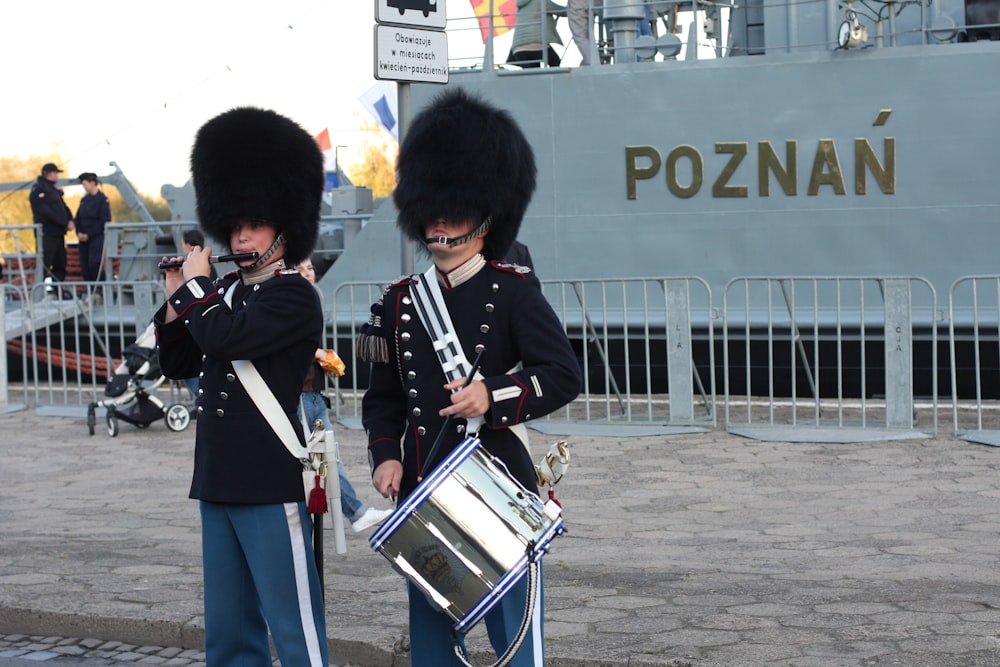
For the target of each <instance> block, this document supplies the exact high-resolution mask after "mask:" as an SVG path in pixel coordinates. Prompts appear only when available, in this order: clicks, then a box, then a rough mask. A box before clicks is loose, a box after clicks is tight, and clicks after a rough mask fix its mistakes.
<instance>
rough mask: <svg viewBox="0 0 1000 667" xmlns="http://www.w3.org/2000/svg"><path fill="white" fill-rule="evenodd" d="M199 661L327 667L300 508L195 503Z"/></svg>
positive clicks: (308, 532) (307, 530) (247, 666)
mask: <svg viewBox="0 0 1000 667" xmlns="http://www.w3.org/2000/svg"><path fill="white" fill-rule="evenodd" d="M200 505H201V537H202V560H203V563H204V576H205V658H206V662H207V663H208V664H209V665H218V666H219V667H271V647H270V644H269V643H268V639H267V636H268V631H269V630H270V633H271V636H272V637H273V638H274V645H275V647H276V648H277V650H278V658H279V659H280V660H281V664H283V665H295V666H296V667H300V666H301V667H327V665H328V664H329V662H330V660H329V654H328V647H327V639H326V616H325V612H324V607H323V592H322V590H320V584H319V573H318V571H317V569H316V559H315V555H314V554H313V548H312V520H311V519H310V517H309V514H308V513H307V512H306V504H305V503H304V502H300V503H285V504H284V505H233V504H222V503H209V502H204V501H202V502H201V504H200Z"/></svg>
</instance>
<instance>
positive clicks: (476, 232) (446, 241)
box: [424, 216, 493, 248]
mask: <svg viewBox="0 0 1000 667" xmlns="http://www.w3.org/2000/svg"><path fill="white" fill-rule="evenodd" d="M492 224H493V218H492V217H490V216H486V219H485V220H483V221H482V223H480V225H479V226H478V227H476V228H475V229H473V230H472V231H471V232H469V233H468V234H463V235H462V236H457V237H455V238H453V239H450V238H448V237H447V236H428V237H427V238H425V239H424V243H425V244H426V245H434V244H435V243H437V244H440V245H446V246H448V247H449V248H454V247H455V246H457V245H462V244H463V243H468V242H469V241H471V240H472V239H474V238H476V237H477V236H481V235H483V234H485V233H486V232H488V231H489V229H490V225H492Z"/></svg>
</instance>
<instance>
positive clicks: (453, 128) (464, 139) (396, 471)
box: [357, 90, 581, 667]
mask: <svg viewBox="0 0 1000 667" xmlns="http://www.w3.org/2000/svg"><path fill="white" fill-rule="evenodd" d="M397 174H398V184H397V186H396V190H395V192H394V194H393V200H394V202H395V204H396V207H397V209H398V211H399V217H398V224H399V226H400V228H401V230H402V231H403V233H404V234H405V235H407V236H408V237H410V238H412V239H414V240H415V241H417V242H418V243H419V244H421V245H422V246H423V248H425V249H426V250H427V251H428V253H429V254H430V255H431V258H432V260H433V264H434V266H433V268H432V269H429V270H428V271H427V273H424V274H422V275H415V276H409V277H406V278H404V279H402V280H399V281H397V282H396V283H394V284H393V285H391V286H390V287H389V288H387V290H386V291H385V293H384V294H383V296H382V298H381V299H380V300H379V301H378V302H377V303H375V304H374V305H373V306H372V309H371V319H370V320H369V321H368V323H367V324H366V325H365V326H364V327H362V329H361V332H360V335H359V337H358V341H357V356H358V358H360V359H362V360H365V361H368V362H370V363H371V377H370V380H369V385H368V390H367V391H366V393H365V396H364V399H363V403H362V421H363V423H364V427H365V430H366V431H367V433H368V456H369V461H370V463H371V466H372V471H373V473H372V483H373V484H374V486H375V488H376V490H378V491H379V493H381V494H382V495H383V496H385V497H392V496H398V498H399V499H400V500H401V501H402V500H403V499H405V498H406V497H407V496H408V495H410V494H411V493H412V492H413V491H414V490H415V489H416V488H417V487H418V484H419V480H420V477H421V475H422V474H430V472H429V471H430V470H433V468H434V467H435V466H437V465H438V464H439V463H440V462H441V461H442V460H444V459H445V458H446V457H447V456H448V455H449V454H450V453H451V452H452V451H453V450H454V449H455V448H456V447H457V446H458V445H459V443H460V442H461V441H462V440H463V439H464V437H465V435H466V433H469V434H471V433H473V432H475V431H478V437H479V439H480V440H481V442H482V446H483V447H484V448H485V449H486V450H487V451H489V453H490V454H492V455H493V456H495V457H497V458H499V459H500V460H501V461H502V462H503V464H504V465H505V466H506V468H507V470H508V471H509V473H510V475H511V476H512V477H513V478H514V479H516V480H517V481H518V482H519V483H520V484H521V485H522V486H523V487H524V488H526V489H528V490H529V491H532V492H534V493H537V492H538V482H537V478H536V474H535V470H534V465H533V462H532V459H531V455H530V452H529V451H528V446H527V429H526V427H525V422H527V421H528V420H529V419H532V418H535V417H542V416H544V415H546V414H548V413H550V412H552V411H554V410H557V409H559V408H560V407H562V406H564V405H566V404H567V403H569V402H570V401H572V400H573V399H574V398H576V396H577V394H578V393H579V391H580V386H581V377H580V366H579V362H578V361H577V358H576V354H575V353H574V351H573V349H572V347H571V345H570V343H569V341H568V339H567V338H566V334H565V333H564V332H563V328H562V325H561V323H560V321H559V319H558V317H557V316H556V314H555V312H554V311H553V310H552V307H551V306H550V305H549V302H548V301H547V300H546V298H545V296H544V295H543V294H542V290H541V287H540V284H539V282H538V280H537V279H536V278H535V276H534V275H533V274H532V272H531V269H529V268H527V267H525V266H521V265H517V264H511V263H509V262H504V261H502V258H503V257H504V255H505V254H506V252H507V251H508V249H509V248H510V246H511V243H512V242H513V241H514V239H515V237H516V236H517V231H518V228H519V227H520V224H521V218H522V217H523V215H524V210H525V208H526V207H527V205H528V201H529V200H530V198H531V195H532V194H533V192H534V189H535V175H536V173H535V161H534V155H533V153H532V151H531V147H530V146H529V145H528V143H527V140H526V139H525V137H524V135H523V134H522V132H521V130H520V128H519V127H518V126H517V124H516V123H515V122H514V121H513V119H512V118H511V117H510V116H509V115H508V114H507V113H506V112H504V111H500V110H498V109H495V108H493V107H491V106H489V105H488V104H486V103H484V102H482V101H480V100H478V99H476V98H473V97H471V96H469V95H468V94H466V93H464V92H463V91H461V90H457V91H451V92H446V93H444V94H443V95H441V96H440V97H438V98H436V99H435V101H434V102H433V103H432V104H431V105H430V106H429V107H428V108H426V109H425V110H424V111H422V112H421V113H420V114H418V115H417V116H416V118H415V119H414V120H413V122H412V124H411V126H410V129H409V130H408V131H407V134H406V138H405V139H404V140H403V143H402V146H401V147H400V151H399V158H398V160H397ZM429 280H434V281H436V282H437V283H439V285H440V291H441V293H442V296H443V301H444V304H445V306H446V309H447V312H448V313H449V314H450V318H451V321H452V323H453V325H454V331H453V332H451V334H449V336H450V335H454V336H455V337H457V340H458V342H459V343H460V346H461V352H462V355H464V359H462V360H460V361H457V362H456V364H455V368H458V369H460V370H461V372H452V371H453V370H454V369H452V370H446V369H445V368H444V366H443V365H442V361H441V359H440V358H439V356H438V353H437V350H436V348H435V344H436V343H437V342H438V341H437V340H436V339H435V338H432V336H431V335H430V334H428V332H427V330H426V329H425V328H424V325H423V323H422V321H421V317H420V313H419V312H418V309H417V306H416V301H415V298H414V297H413V295H412V294H411V287H415V286H416V285H417V284H418V283H419V282H420V281H429ZM446 337H448V336H446ZM456 356H457V355H456ZM477 357H478V358H479V360H480V362H481V363H480V366H479V370H478V372H476V373H475V374H472V371H473V364H472V363H469V360H474V359H476V358H477ZM449 365H450V364H449ZM469 375H472V378H473V379H471V381H469V382H468V384H466V382H467V377H468V376H469ZM439 434H441V441H440V447H439V449H438V450H437V453H436V454H435V455H434V457H433V458H432V459H430V460H428V458H429V457H430V453H431V452H430V450H432V449H433V447H432V445H433V444H434V443H435V440H436V438H437V437H438V435H439ZM424 471H428V472H426V473H425V472H424ZM527 589H528V585H527V582H526V581H525V579H524V578H522V579H521V580H520V581H519V582H518V583H517V584H515V585H514V586H513V587H512V588H511V589H510V591H509V592H507V593H506V594H505V595H503V597H502V599H501V600H500V601H499V603H498V604H497V606H496V607H494V608H493V609H491V610H490V611H489V613H487V614H486V616H485V619H484V620H485V623H486V628H487V632H488V634H489V637H490V641H491V643H492V645H493V648H494V650H495V651H496V653H497V655H498V656H499V655H501V654H502V653H504V652H505V651H506V650H507V648H508V647H509V646H510V645H511V644H512V640H513V639H514V638H515V635H516V634H517V633H518V630H519V627H518V626H519V624H520V621H521V619H522V618H523V617H524V615H525V613H526V609H525V607H526V600H527V599H529V597H528V590H527ZM409 604H410V664H411V665H413V667H448V666H451V665H460V664H461V663H460V662H459V660H458V658H457V657H456V656H455V654H454V648H455V646H454V641H453V639H452V620H451V618H450V617H449V616H447V615H446V614H444V613H441V609H440V608H439V607H437V606H435V605H433V604H432V603H431V602H429V601H428V599H427V597H426V596H425V595H424V593H423V592H421V591H420V589H419V588H417V587H416V586H415V585H414V584H412V583H411V584H409ZM530 618H531V619H532V621H531V623H530V626H529V628H528V630H527V637H528V639H527V640H526V641H525V642H524V643H523V644H522V645H521V647H520V649H518V650H517V652H516V653H515V654H514V657H513V661H512V662H511V663H510V664H511V665H514V667H527V666H535V667H542V665H544V656H543V642H542V627H541V626H542V623H541V619H542V604H541V600H540V599H539V600H538V602H537V604H536V606H535V607H534V609H533V610H532V611H531V617H530Z"/></svg>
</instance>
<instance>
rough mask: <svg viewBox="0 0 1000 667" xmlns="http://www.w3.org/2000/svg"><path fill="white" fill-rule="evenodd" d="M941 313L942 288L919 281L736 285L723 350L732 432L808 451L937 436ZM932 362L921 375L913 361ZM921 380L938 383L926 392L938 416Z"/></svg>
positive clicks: (761, 280) (730, 289)
mask: <svg viewBox="0 0 1000 667" xmlns="http://www.w3.org/2000/svg"><path fill="white" fill-rule="evenodd" d="M938 312H939V311H938V309H937V295H936V292H935V290H934V287H933V286H932V285H931V284H930V283H929V282H928V281H927V280H925V279H923V278H920V277H916V276H907V277H884V276H860V277H828V276H783V277H782V276H779V277H738V278H734V279H732V280H730V281H729V283H727V284H726V287H725V294H724V298H723V344H722V349H723V363H722V373H723V377H724V387H723V395H724V413H725V424H726V428H727V430H729V431H731V432H735V433H738V434H740V435H745V436H747V437H752V438H759V439H773V440H780V441H809V442H817V441H824V442H857V441H863V440H883V439H901V438H912V437H921V436H924V434H923V433H920V432H919V431H917V429H918V428H919V429H922V430H929V431H931V432H933V433H936V432H937V423H938V399H937V387H938V377H937V367H938V365H937V336H938V334H937V331H938V327H937V322H936V318H937V317H938ZM917 346H919V347H920V349H919V354H917V353H916V352H915V350H916V348H917ZM927 357H929V358H930V361H929V364H927V365H924V366H923V367H920V368H918V367H917V364H916V363H915V359H917V358H920V359H926V358H927ZM759 359H766V365H759V364H756V363H755V360H759ZM928 366H929V367H928ZM917 372H920V373H929V374H930V376H931V377H930V381H929V383H926V382H925V383H923V384H929V386H931V387H932V395H931V396H930V397H929V404H918V403H917V402H916V400H915V396H914V392H913V387H914V378H915V373H917ZM923 408H927V409H923ZM924 437H926V436H924Z"/></svg>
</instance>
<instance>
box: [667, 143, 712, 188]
mask: <svg viewBox="0 0 1000 667" xmlns="http://www.w3.org/2000/svg"><path fill="white" fill-rule="evenodd" d="M682 157H686V158H688V159H689V160H691V183H690V185H688V186H687V187H684V186H682V185H681V184H680V183H678V182H677V161H678V160H679V159H681V158H682ZM704 172H705V169H704V161H703V160H702V159H701V153H699V152H698V149H697V148H695V147H694V146H688V145H687V144H681V145H680V146H678V147H677V148H675V149H674V150H672V151H670V154H669V155H667V188H668V189H669V190H670V192H672V193H673V194H674V196H676V197H680V198H681V199H689V198H691V197H694V196H695V195H696V194H698V190H700V189H701V184H702V182H703V181H704V178H705V173H704Z"/></svg>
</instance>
